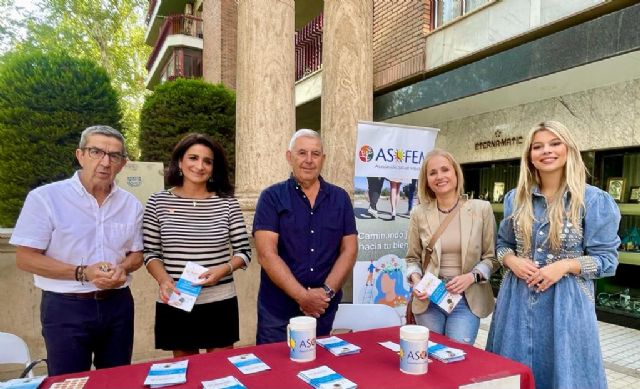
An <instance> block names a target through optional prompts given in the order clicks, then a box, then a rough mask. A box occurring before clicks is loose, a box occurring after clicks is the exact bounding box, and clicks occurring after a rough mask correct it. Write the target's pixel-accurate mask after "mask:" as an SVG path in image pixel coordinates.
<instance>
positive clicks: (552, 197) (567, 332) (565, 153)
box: [487, 121, 620, 389]
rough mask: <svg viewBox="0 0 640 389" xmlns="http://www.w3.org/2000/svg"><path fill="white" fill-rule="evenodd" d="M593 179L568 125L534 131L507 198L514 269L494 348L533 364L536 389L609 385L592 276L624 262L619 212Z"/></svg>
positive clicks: (501, 248)
mask: <svg viewBox="0 0 640 389" xmlns="http://www.w3.org/2000/svg"><path fill="white" fill-rule="evenodd" d="M585 182H586V169H585V166H584V163H583V161H582V158H581V156H580V151H579V150H578V147H577V146H576V143H575V141H574V140H573V137H572V136H571V134H570V133H569V131H568V130H567V128H566V127H565V126H564V125H562V124H561V123H559V122H555V121H548V122H543V123H540V124H539V125H537V126H535V127H534V128H532V129H531V131H530V132H529V135H528V136H527V141H526V146H525V149H524V152H523V154H522V159H521V162H520V179H519V181H518V186H517V188H516V189H515V190H512V191H510V192H509V193H508V194H507V196H506V197H505V200H504V219H503V220H502V222H501V223H500V228H499V231H498V241H497V256H498V260H499V261H500V262H501V263H502V264H503V266H504V267H505V269H506V273H505V276H504V279H503V281H502V285H501V287H500V292H499V294H498V299H497V302H496V309H495V312H494V314H493V321H492V323H491V328H490V330H489V338H488V340H487V350H488V351H492V352H495V353H497V354H500V355H502V356H505V357H507V358H511V359H514V360H516V361H519V362H522V363H524V364H526V365H528V366H529V367H530V368H531V369H532V371H533V374H534V376H535V381H536V387H537V388H545V389H548V388H606V387H607V380H606V376H605V372H604V366H603V361H602V353H601V351H600V343H599V340H598V323H597V319H596V314H595V303H594V282H593V280H594V279H597V278H601V277H608V276H612V275H614V273H615V270H616V267H617V266H618V252H617V248H618V246H619V245H620V238H619V237H618V234H617V231H618V224H619V223H620V211H619V209H618V207H617V205H616V203H615V202H614V201H613V199H612V198H611V196H609V195H608V194H607V193H605V192H604V191H602V190H600V189H598V188H596V187H593V186H590V185H587V184H586V183H585Z"/></svg>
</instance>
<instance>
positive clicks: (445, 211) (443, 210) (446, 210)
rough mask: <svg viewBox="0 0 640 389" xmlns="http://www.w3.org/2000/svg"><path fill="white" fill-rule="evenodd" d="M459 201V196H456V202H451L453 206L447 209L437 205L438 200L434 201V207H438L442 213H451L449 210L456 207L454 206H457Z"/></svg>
mask: <svg viewBox="0 0 640 389" xmlns="http://www.w3.org/2000/svg"><path fill="white" fill-rule="evenodd" d="M459 202H460V197H458V199H457V200H456V203H455V204H453V207H451V208H449V209H442V208H440V206H439V205H438V202H437V201H436V207H438V211H440V212H442V213H451V211H453V210H454V209H456V207H457V206H458V203H459Z"/></svg>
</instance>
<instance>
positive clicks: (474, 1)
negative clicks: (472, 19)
mask: <svg viewBox="0 0 640 389" xmlns="http://www.w3.org/2000/svg"><path fill="white" fill-rule="evenodd" d="M491 1H493V0H434V1H433V9H434V13H433V14H434V23H433V27H434V28H438V27H441V26H443V25H445V24H447V23H449V22H451V21H452V20H454V19H456V18H458V17H460V16H462V15H465V14H467V13H469V12H471V11H473V10H475V9H477V8H479V7H480V6H482V5H484V4H487V3H489V2H491Z"/></svg>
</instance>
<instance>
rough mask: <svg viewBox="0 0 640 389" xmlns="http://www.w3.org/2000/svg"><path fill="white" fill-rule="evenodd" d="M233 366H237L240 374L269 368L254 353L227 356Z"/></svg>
mask: <svg viewBox="0 0 640 389" xmlns="http://www.w3.org/2000/svg"><path fill="white" fill-rule="evenodd" d="M227 359H228V360H229V362H231V363H232V364H233V366H235V367H237V368H238V370H240V371H241V372H242V374H252V373H257V372H260V371H265V370H270V369H271V368H270V367H269V366H268V365H267V364H266V363H264V362H262V361H261V360H260V358H258V357H256V355H255V354H242V355H236V356H235V357H229V358H227Z"/></svg>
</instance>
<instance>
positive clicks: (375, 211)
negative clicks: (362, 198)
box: [367, 207, 378, 217]
mask: <svg viewBox="0 0 640 389" xmlns="http://www.w3.org/2000/svg"><path fill="white" fill-rule="evenodd" d="M367 213H368V214H369V215H371V216H373V217H378V211H377V210H375V209H373V208H371V207H369V209H367Z"/></svg>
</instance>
